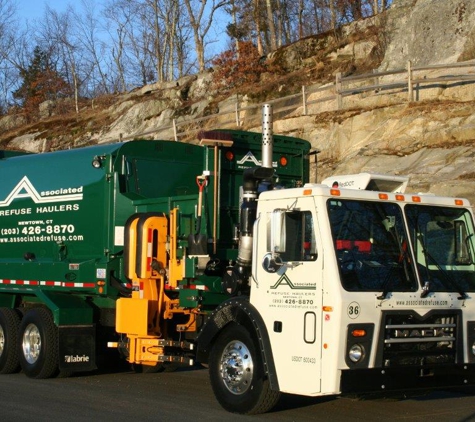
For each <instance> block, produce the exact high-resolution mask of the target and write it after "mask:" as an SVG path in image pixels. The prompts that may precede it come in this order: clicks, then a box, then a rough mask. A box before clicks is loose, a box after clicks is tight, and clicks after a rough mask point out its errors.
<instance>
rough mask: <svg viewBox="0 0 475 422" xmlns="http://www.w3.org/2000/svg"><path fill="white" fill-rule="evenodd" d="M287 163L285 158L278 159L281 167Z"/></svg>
mask: <svg viewBox="0 0 475 422" xmlns="http://www.w3.org/2000/svg"><path fill="white" fill-rule="evenodd" d="M288 163H289V162H288V161H287V158H285V157H280V165H281V166H282V167H285V166H286V165H287V164H288Z"/></svg>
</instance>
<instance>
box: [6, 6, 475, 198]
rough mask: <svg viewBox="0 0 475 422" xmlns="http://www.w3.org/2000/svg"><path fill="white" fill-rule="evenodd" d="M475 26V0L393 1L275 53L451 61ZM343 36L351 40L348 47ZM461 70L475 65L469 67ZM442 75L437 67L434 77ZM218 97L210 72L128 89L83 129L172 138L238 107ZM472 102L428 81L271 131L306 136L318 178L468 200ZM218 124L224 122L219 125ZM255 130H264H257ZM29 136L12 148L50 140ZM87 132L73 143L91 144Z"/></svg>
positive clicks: (290, 62) (302, 61) (289, 60)
mask: <svg viewBox="0 0 475 422" xmlns="http://www.w3.org/2000/svg"><path fill="white" fill-rule="evenodd" d="M378 21H379V24H382V25H386V31H385V32H384V33H382V34H379V35H380V36H379V38H378V37H377V38H374V37H372V38H370V39H367V38H365V37H364V36H363V35H364V34H371V33H372V29H374V27H375V25H376V24H377V23H378ZM474 28H475V1H473V0H470V1H469V0H394V1H393V5H392V6H391V9H390V10H389V12H388V13H387V14H384V15H380V16H378V17H376V18H370V19H365V20H364V21H360V22H356V23H355V24H353V25H352V26H349V27H346V28H343V29H342V30H341V31H340V32H339V33H338V34H337V33H331V34H327V37H324V36H316V37H309V38H307V39H305V40H302V41H301V42H299V43H295V44H293V45H291V46H289V47H287V48H285V49H280V50H278V51H277V52H275V53H274V54H273V55H272V56H271V57H270V58H271V59H273V60H280V61H281V64H282V65H283V66H284V67H286V69H288V72H293V71H295V70H296V69H298V68H299V67H304V68H306V69H309V71H312V72H321V73H323V74H326V75H327V76H328V78H329V80H332V78H334V72H335V71H336V70H339V71H341V70H342V63H355V62H358V61H361V62H364V61H365V60H367V59H369V58H371V57H372V56H373V55H374V54H375V51H376V50H378V49H381V47H382V45H381V44H383V46H384V47H385V48H386V56H385V58H384V60H383V62H382V65H381V68H380V69H383V70H386V69H400V68H403V67H405V65H406V62H407V60H411V61H412V62H413V64H414V65H415V66H422V65H428V64H435V63H450V62H456V61H458V60H468V59H474V58H475V29H474ZM343 38H344V39H345V40H346V42H345V43H341V40H342V39H343ZM339 43H340V44H339ZM378 43H379V44H378ZM474 63H475V61H474ZM454 72H455V70H454ZM461 72H465V73H470V72H471V73H474V72H475V71H474V70H473V69H468V70H467V69H466V68H464V69H463V70H461ZM435 75H437V70H434V71H433V72H432V73H431V74H429V77H432V76H435ZM215 94H216V92H214V91H213V84H212V73H211V72H210V73H206V74H202V75H197V76H190V77H186V78H183V79H180V80H179V81H174V82H168V83H162V84H153V85H147V86H145V87H142V88H139V89H136V90H134V91H132V92H130V93H127V94H124V95H122V96H121V97H120V99H119V100H118V101H116V103H115V104H114V105H113V106H111V107H110V108H109V110H107V113H108V116H109V120H108V123H107V124H106V125H104V126H102V127H101V130H96V131H94V130H93V129H91V131H90V132H87V133H86V135H87V137H88V140H89V141H91V140H92V141H95V142H111V141H117V140H119V139H120V138H122V139H131V138H132V139H133V138H134V137H136V136H137V137H138V136H139V135H140V134H144V133H145V134H147V137H150V138H151V137H154V136H156V135H155V134H154V130H155V129H157V128H163V127H165V128H166V130H165V131H163V130H161V131H160V135H159V137H160V138H162V139H167V138H168V139H172V138H173V129H172V128H171V127H172V122H173V119H177V121H183V120H184V119H186V118H192V117H193V116H203V115H207V114H209V113H216V112H218V111H221V112H222V111H223V110H231V111H233V110H234V104H235V99H234V97H233V98H228V99H224V100H222V101H220V102H217V101H216V100H215V97H216V95H215ZM318 95H320V96H325V95H328V94H327V93H320V94H312V97H311V98H309V99H313V100H315V99H316V98H317V97H318ZM245 98H246V97H245ZM474 98H475V84H474V83H471V84H468V85H465V84H451V85H450V86H449V85H446V84H438V85H436V86H433V87H431V88H427V87H425V88H424V89H423V90H418V91H417V92H416V100H418V102H413V103H407V92H405V91H404V90H399V92H394V93H392V94H391V95H386V94H385V93H384V95H383V93H381V92H379V90H375V92H373V93H366V94H365V95H354V96H351V97H345V99H344V104H343V107H344V109H343V110H336V111H335V110H334V108H335V107H334V102H327V103H318V107H317V106H315V108H314V109H310V108H309V111H308V114H307V115H306V116H301V115H299V117H295V116H297V115H298V114H297V113H295V115H294V116H293V117H288V116H287V117H286V118H284V119H274V131H275V133H282V134H287V135H293V136H298V137H302V138H304V139H307V140H309V141H310V142H311V143H312V146H313V148H315V149H318V150H320V153H319V154H318V160H319V161H318V167H317V172H316V173H315V166H314V168H312V181H320V180H322V179H323V178H325V177H327V176H330V175H332V174H344V173H358V172H362V171H369V172H376V173H390V174H400V175H409V176H411V181H410V184H409V189H410V190H411V191H415V192H419V191H420V192H432V193H434V194H442V195H453V196H464V197H468V198H469V199H470V200H471V201H472V203H475V170H474V169H473V163H474V158H475V101H474ZM246 101H250V100H249V98H247V99H246ZM330 103H331V105H329V104H330ZM247 104H248V105H252V104H250V103H247ZM185 105H186V107H185ZM245 113H248V114H252V113H255V114H256V113H258V111H256V110H254V111H248V112H245ZM312 113H313V114H312ZM300 114H301V113H300ZM253 117H257V116H253ZM223 118H224V117H223ZM226 119H227V120H229V116H226ZM256 121H257V122H259V121H260V119H259V118H257V119H256ZM19 122H20V120H15V117H13V116H7V117H4V118H2V119H0V129H3V130H10V129H11V128H12V127H14V126H15V125H16V124H18V123H19ZM256 124H258V123H256ZM216 125H217V126H221V125H223V126H224V123H223V122H222V121H218V122H217V123H216ZM247 128H248V127H247V126H246V129H247ZM86 129H88V128H87V127H86ZM249 129H251V130H255V131H260V130H261V128H260V127H259V126H256V127H254V128H249ZM88 130H89V129H88ZM32 132H35V133H32V134H26V135H23V136H20V137H17V138H15V139H13V140H10V141H9V143H8V146H9V147H10V148H15V149H25V150H30V151H35V152H42V151H45V150H47V149H48V148H49V147H50V144H51V140H48V141H46V139H42V137H43V136H46V135H45V134H44V132H43V131H42V130H40V131H38V129H37V130H32ZM86 135H85V134H83V135H82V138H81V139H79V140H78V141H74V142H75V143H74V145H76V146H77V145H80V144H81V142H84V139H85V136H86ZM315 174H316V176H315Z"/></svg>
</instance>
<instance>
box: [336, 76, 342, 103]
mask: <svg viewBox="0 0 475 422" xmlns="http://www.w3.org/2000/svg"><path fill="white" fill-rule="evenodd" d="M335 90H336V97H337V105H338V110H341V109H342V108H343V97H342V95H341V91H342V82H341V72H338V73H337V74H336V81H335Z"/></svg>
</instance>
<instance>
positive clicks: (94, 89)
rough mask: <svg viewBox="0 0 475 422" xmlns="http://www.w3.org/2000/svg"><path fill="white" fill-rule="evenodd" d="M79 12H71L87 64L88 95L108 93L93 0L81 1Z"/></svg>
mask: <svg viewBox="0 0 475 422" xmlns="http://www.w3.org/2000/svg"><path fill="white" fill-rule="evenodd" d="M81 6H82V7H81V9H82V10H81V11H80V12H77V11H74V12H73V17H74V21H75V23H76V27H77V30H78V37H77V40H78V42H79V43H80V45H81V47H82V50H83V52H84V60H85V61H86V62H87V63H88V68H89V77H88V80H87V91H88V94H92V95H95V94H98V93H108V92H109V84H108V80H107V74H106V72H105V56H106V55H107V54H108V50H107V46H106V43H105V41H104V40H103V39H102V38H103V37H101V35H103V34H101V32H104V31H103V30H101V23H100V20H99V16H98V14H96V10H97V9H96V2H95V1H94V0H81Z"/></svg>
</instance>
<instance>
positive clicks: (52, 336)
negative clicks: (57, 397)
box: [19, 308, 58, 379]
mask: <svg viewBox="0 0 475 422" xmlns="http://www.w3.org/2000/svg"><path fill="white" fill-rule="evenodd" d="M19 334H20V335H19V343H20V344H19V349H20V350H19V351H20V364H21V367H22V369H23V372H24V373H25V374H26V375H27V376H28V377H29V378H37V379H41V378H50V377H52V376H53V375H55V374H56V373H57V371H58V330H57V328H56V326H55V325H54V321H53V316H52V315H51V312H50V311H49V310H47V309H44V308H33V309H31V310H29V311H28V312H27V313H26V314H25V316H24V317H23V320H22V322H21V325H20V331H19Z"/></svg>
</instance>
